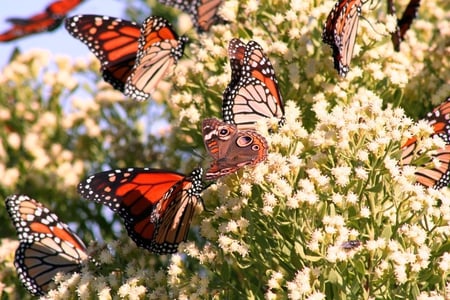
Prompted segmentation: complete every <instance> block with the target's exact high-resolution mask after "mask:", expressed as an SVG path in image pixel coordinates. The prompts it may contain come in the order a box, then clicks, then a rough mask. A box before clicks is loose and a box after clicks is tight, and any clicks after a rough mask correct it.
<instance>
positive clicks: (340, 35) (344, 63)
mask: <svg viewBox="0 0 450 300" xmlns="http://www.w3.org/2000/svg"><path fill="white" fill-rule="evenodd" d="M361 6H362V1H361V0H339V2H337V3H336V5H335V6H334V8H333V9H332V10H331V12H330V14H329V15H328V17H327V20H326V22H325V25H324V27H323V33H322V40H323V42H324V43H326V44H328V45H330V46H331V49H332V50H333V60H334V68H335V69H336V70H337V71H338V73H339V75H340V76H342V77H345V76H346V75H347V73H348V71H349V65H350V61H351V59H352V56H353V49H354V47H355V40H356V32H357V31H358V22H359V16H360V15H361Z"/></svg>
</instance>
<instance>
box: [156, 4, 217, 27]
mask: <svg viewBox="0 0 450 300" xmlns="http://www.w3.org/2000/svg"><path fill="white" fill-rule="evenodd" d="M159 2H161V3H162V4H165V5H168V6H172V7H175V8H177V9H180V10H182V11H184V12H185V13H187V14H189V15H190V16H191V18H192V21H193V22H194V26H195V27H196V28H197V30H198V31H199V32H203V31H208V30H209V28H211V26H212V25H214V24H220V23H224V22H225V21H224V20H223V19H222V18H221V17H219V16H218V15H217V11H218V10H219V7H220V5H222V2H223V0H159Z"/></svg>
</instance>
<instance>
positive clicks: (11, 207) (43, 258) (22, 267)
mask: <svg viewBox="0 0 450 300" xmlns="http://www.w3.org/2000/svg"><path fill="white" fill-rule="evenodd" d="M5 202H6V209H7V210H8V213H9V215H10V217H11V219H12V221H13V223H14V226H15V227H16V230H17V233H18V237H19V241H20V245H19V248H18V249H17V251H16V255H15V261H14V264H15V266H16V269H17V272H18V273H19V278H20V280H21V281H22V283H23V284H24V286H25V287H26V289H27V290H28V291H29V292H30V293H31V294H33V295H44V294H45V293H46V292H47V291H48V289H49V284H50V283H51V282H52V281H53V277H54V276H55V275H56V273H58V272H63V273H71V272H76V271H78V270H79V269H80V267H81V263H82V262H83V261H85V260H87V259H88V254H87V252H86V246H85V245H84V243H83V241H82V240H81V239H80V238H79V237H78V236H77V235H76V234H75V233H74V232H73V231H72V230H70V228H69V227H68V226H67V225H66V224H65V223H63V222H61V221H59V219H58V217H57V216H56V215H55V214H53V213H52V212H51V211H50V210H49V209H48V208H46V207H45V206H43V205H42V204H41V203H39V202H37V201H36V200H34V199H31V198H30V197H28V196H26V195H12V196H9V197H7V198H6V201H5Z"/></svg>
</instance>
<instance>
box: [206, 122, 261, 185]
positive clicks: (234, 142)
mask: <svg viewBox="0 0 450 300" xmlns="http://www.w3.org/2000/svg"><path fill="white" fill-rule="evenodd" d="M203 140H204V143H205V147H206V149H207V151H208V153H209V154H210V155H211V156H212V158H213V162H212V164H211V166H210V168H209V169H208V170H207V171H206V176H205V178H206V179H207V180H212V179H217V178H219V177H222V176H224V175H227V174H231V173H234V172H236V171H237V170H239V169H240V168H242V167H244V166H246V165H256V164H257V163H259V162H261V161H263V160H264V159H266V158H267V149H268V145H267V141H266V139H265V138H264V137H263V136H261V135H260V134H258V133H257V132H256V131H255V130H238V129H237V128H236V126H235V125H233V124H227V123H224V122H221V121H219V120H217V119H206V120H204V121H203Z"/></svg>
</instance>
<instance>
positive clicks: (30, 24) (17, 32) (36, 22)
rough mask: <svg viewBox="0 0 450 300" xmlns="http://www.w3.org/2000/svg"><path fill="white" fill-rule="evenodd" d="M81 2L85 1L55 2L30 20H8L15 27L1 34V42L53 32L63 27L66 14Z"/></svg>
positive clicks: (67, 0) (61, 0)
mask: <svg viewBox="0 0 450 300" xmlns="http://www.w3.org/2000/svg"><path fill="white" fill-rule="evenodd" d="M81 2H83V0H59V1H54V2H52V3H51V4H50V5H48V6H47V7H46V8H45V11H43V12H41V13H38V14H35V15H33V16H31V17H29V18H8V19H6V21H8V22H10V23H11V24H12V25H13V26H12V28H11V29H9V30H7V31H5V32H3V33H1V34H0V42H8V41H12V40H15V39H18V38H21V37H25V36H27V35H31V34H34V33H39V32H43V31H53V30H55V29H56V28H58V27H59V25H61V23H62V21H63V19H64V17H65V16H66V14H67V13H68V12H70V11H71V10H72V9H74V8H75V7H76V6H77V5H79V4H80V3H81Z"/></svg>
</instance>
